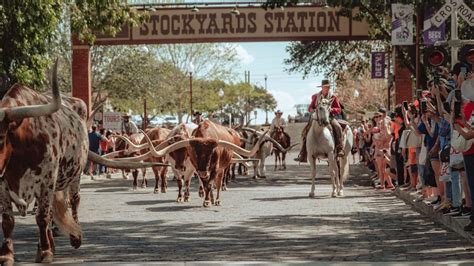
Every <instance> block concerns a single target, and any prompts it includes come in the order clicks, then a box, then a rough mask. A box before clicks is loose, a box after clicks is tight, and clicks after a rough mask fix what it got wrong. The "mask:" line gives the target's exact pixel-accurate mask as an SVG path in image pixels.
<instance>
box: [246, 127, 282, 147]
mask: <svg viewBox="0 0 474 266" xmlns="http://www.w3.org/2000/svg"><path fill="white" fill-rule="evenodd" d="M242 130H245V131H249V132H252V133H255V134H257V135H259V137H261V135H263V133H262V132H260V131H258V130H255V129H253V128H248V127H243V128H242ZM265 138H266V140H268V141H271V142H272V143H273V145H274V146H275V147H276V148H277V149H278V150H280V152H284V153H286V152H288V151H289V150H287V149H285V148H283V146H281V144H280V143H278V141H276V140H275V139H274V138H272V137H270V136H266V137H265Z"/></svg>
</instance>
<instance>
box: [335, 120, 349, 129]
mask: <svg viewBox="0 0 474 266" xmlns="http://www.w3.org/2000/svg"><path fill="white" fill-rule="evenodd" d="M337 122H339V125H341V128H342V130H344V129H346V127H348V126H349V122H347V121H346V120H342V119H337Z"/></svg>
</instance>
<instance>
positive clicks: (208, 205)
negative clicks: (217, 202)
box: [202, 200, 211, 208]
mask: <svg viewBox="0 0 474 266" xmlns="http://www.w3.org/2000/svg"><path fill="white" fill-rule="evenodd" d="M202 206H203V207H204V208H209V207H211V202H210V201H208V200H205V201H204V203H203V204H202Z"/></svg>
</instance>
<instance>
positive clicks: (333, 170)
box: [328, 152, 339, 197]
mask: <svg viewBox="0 0 474 266" xmlns="http://www.w3.org/2000/svg"><path fill="white" fill-rule="evenodd" d="M335 157H336V155H335V154H334V152H330V153H329V154H328V164H329V174H330V175H331V183H332V193H331V197H336V195H337V188H338V187H339V178H338V177H337V176H336V175H337V164H336V158H335Z"/></svg>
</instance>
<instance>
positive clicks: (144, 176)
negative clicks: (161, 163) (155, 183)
mask: <svg viewBox="0 0 474 266" xmlns="http://www.w3.org/2000/svg"><path fill="white" fill-rule="evenodd" d="M153 168H154V167H153ZM153 172H155V169H153ZM142 173H143V180H142V188H146V185H147V184H146V170H145V168H143V169H142Z"/></svg>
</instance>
